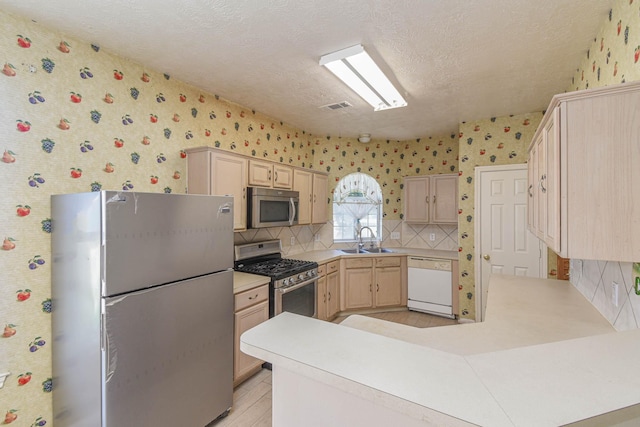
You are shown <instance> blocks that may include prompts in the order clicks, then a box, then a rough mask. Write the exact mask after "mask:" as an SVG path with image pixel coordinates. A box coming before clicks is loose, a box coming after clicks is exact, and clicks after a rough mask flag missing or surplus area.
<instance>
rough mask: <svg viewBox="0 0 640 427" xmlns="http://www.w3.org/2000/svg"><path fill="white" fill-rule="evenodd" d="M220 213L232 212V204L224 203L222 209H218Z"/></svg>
mask: <svg viewBox="0 0 640 427" xmlns="http://www.w3.org/2000/svg"><path fill="white" fill-rule="evenodd" d="M218 213H221V214H228V213H231V204H230V203H225V204H224V205H222V206H220V209H218Z"/></svg>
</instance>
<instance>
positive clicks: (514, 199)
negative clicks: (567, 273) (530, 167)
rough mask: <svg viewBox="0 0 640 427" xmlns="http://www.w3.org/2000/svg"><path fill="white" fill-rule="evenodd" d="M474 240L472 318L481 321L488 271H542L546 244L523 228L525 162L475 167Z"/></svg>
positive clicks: (541, 273) (520, 273) (522, 273)
mask: <svg viewBox="0 0 640 427" xmlns="http://www.w3.org/2000/svg"><path fill="white" fill-rule="evenodd" d="M475 243H476V251H475V257H476V263H475V266H476V321H482V320H484V314H485V309H486V306H487V298H488V292H489V277H490V276H491V274H494V273H496V274H510V275H515V276H529V277H543V276H544V274H545V273H546V268H547V266H546V260H547V258H546V253H547V250H546V246H545V245H544V243H542V241H540V240H539V239H538V238H536V237H535V236H534V235H533V234H531V233H530V232H529V231H528V230H527V165H525V164H522V165H505V166H491V167H478V168H476V232H475ZM478 279H480V280H479V281H478Z"/></svg>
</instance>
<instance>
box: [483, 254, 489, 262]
mask: <svg viewBox="0 0 640 427" xmlns="http://www.w3.org/2000/svg"><path fill="white" fill-rule="evenodd" d="M482 258H484V259H485V261H489V260H490V259H491V256H490V255H489V254H484V256H483V257H482Z"/></svg>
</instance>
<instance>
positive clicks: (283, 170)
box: [273, 164, 293, 190]
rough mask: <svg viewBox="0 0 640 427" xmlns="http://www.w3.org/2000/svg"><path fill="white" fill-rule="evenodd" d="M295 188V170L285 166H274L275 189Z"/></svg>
mask: <svg viewBox="0 0 640 427" xmlns="http://www.w3.org/2000/svg"><path fill="white" fill-rule="evenodd" d="M292 187H293V168H291V167H289V166H285V165H278V164H275V165H273V188H285V189H287V190H291V188H292Z"/></svg>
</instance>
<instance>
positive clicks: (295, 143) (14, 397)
mask: <svg viewBox="0 0 640 427" xmlns="http://www.w3.org/2000/svg"><path fill="white" fill-rule="evenodd" d="M0 21H1V22H2V28H3V32H2V35H1V36H0V48H1V49H2V52H3V53H4V58H3V59H4V63H3V64H2V66H3V70H2V74H1V75H0V81H1V84H0V97H2V99H3V100H10V101H8V102H4V103H3V104H2V107H0V109H1V110H0V111H1V114H0V150H2V153H3V154H2V162H0V173H1V174H2V175H1V176H2V183H3V186H4V188H5V189H6V190H5V197H3V198H2V200H1V201H0V206H1V209H0V212H1V213H0V215H1V221H0V224H1V225H0V229H1V231H2V238H3V245H2V250H1V251H0V269H2V271H3V272H4V273H3V281H2V286H0V322H1V323H2V326H3V328H4V329H3V334H2V337H0V348H1V349H2V357H1V358H0V361H1V363H0V364H1V366H0V373H3V372H7V371H8V372H11V375H10V376H9V377H8V379H7V380H6V383H5V385H4V388H3V389H2V391H0V393H2V396H3V398H2V399H1V400H0V404H1V405H0V412H1V413H2V414H5V416H6V421H5V423H12V422H14V421H15V422H16V423H17V424H18V425H27V424H33V425H45V424H47V423H49V424H51V423H52V421H51V411H52V408H51V394H50V393H51V390H52V379H51V342H52V337H51V326H50V312H51V309H52V304H51V299H50V295H51V285H50V281H51V278H50V270H49V266H50V263H51V251H50V233H51V223H50V205H49V203H50V202H49V199H50V196H51V195H52V194H60V193H73V192H85V191H98V190H100V189H104V190H116V189H122V191H143V192H178V193H184V192H185V185H186V180H185V173H186V170H185V168H186V160H185V158H186V154H185V153H184V150H185V149H187V148H190V147H195V146H202V145H208V146H214V147H218V148H221V149H224V150H228V151H235V152H238V153H241V154H245V155H248V156H256V157H260V158H264V159H268V160H271V161H275V162H282V163H285V164H290V165H293V166H299V167H310V168H314V167H315V168H316V169H319V170H322V171H325V172H328V173H329V174H330V181H331V183H332V184H331V185H330V190H332V189H333V187H334V186H335V182H337V181H338V180H339V178H340V177H342V176H344V175H346V174H347V173H349V172H351V171H356V170H362V171H365V172H367V173H370V174H371V175H373V176H375V177H376V178H377V179H378V180H379V182H380V185H381V187H382V189H383V195H384V198H385V219H387V218H389V219H395V220H396V221H397V222H399V220H400V218H401V215H402V212H401V206H402V200H401V193H402V192H401V189H402V179H401V176H402V174H403V173H404V172H403V171H406V173H407V174H422V173H442V172H445V171H446V172H451V171H456V170H457V161H456V158H457V138H456V137H455V136H447V137H444V138H425V139H421V140H415V141H407V142H403V141H385V140H383V141H377V140H374V141H372V142H371V143H369V144H368V145H364V144H361V143H359V142H357V140H356V139H348V138H344V139H341V138H331V137H329V138H327V137H323V138H317V137H315V136H313V135H309V134H307V133H306V132H305V131H304V130H300V129H297V128H294V127H292V126H290V125H287V124H285V123H282V122H280V121H278V120H275V119H272V118H270V117H267V116H265V115H262V114H260V113H258V112H255V111H253V110H251V109H250V108H245V107H242V106H240V105H237V104H234V103H232V102H230V101H227V100H224V99H220V98H219V97H217V96H216V95H214V94H209V93H204V92H202V91H200V90H198V89H197V88H194V87H191V86H189V85H186V84H184V83H182V82H179V81H176V80H175V79H173V78H172V77H171V76H169V75H166V74H162V73H161V72H158V71H156V70H149V69H146V68H145V67H144V66H143V65H141V64H136V63H134V62H132V61H129V60H126V59H123V58H120V57H118V56H116V55H113V54H111V53H109V52H107V51H105V50H103V49H101V48H100V46H98V45H92V44H90V43H87V42H83V41H79V40H75V39H71V38H68V37H65V36H64V35H63V34H59V33H57V32H55V31H51V30H48V29H46V28H43V27H41V26H40V25H38V24H36V23H33V22H31V21H29V20H27V19H23V18H19V17H15V16H12V15H10V14H6V13H4V12H0ZM329 201H330V198H328V199H327V203H329ZM314 227H315V228H312V227H309V226H307V227H292V229H293V231H292V233H293V234H294V235H295V237H296V239H297V240H299V242H300V243H301V244H305V245H307V246H299V247H298V246H296V247H295V248H293V247H292V248H289V249H291V250H292V252H295V250H296V249H302V248H303V247H308V246H309V245H312V243H313V233H314V232H315V231H317V227H318V226H314ZM237 234H240V233H237ZM254 237H255V235H254ZM284 242H285V244H286V242H287V241H286V240H285V241H284ZM18 420H19V421H18Z"/></svg>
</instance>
